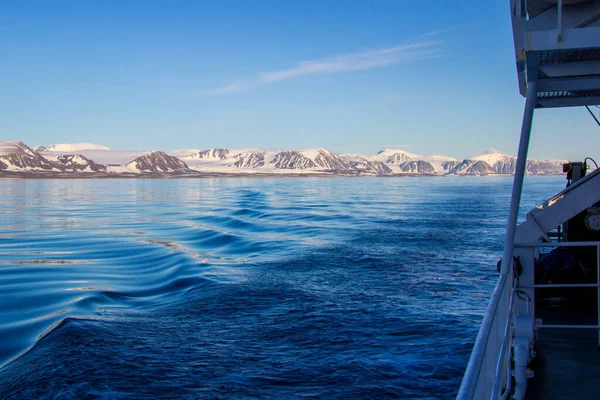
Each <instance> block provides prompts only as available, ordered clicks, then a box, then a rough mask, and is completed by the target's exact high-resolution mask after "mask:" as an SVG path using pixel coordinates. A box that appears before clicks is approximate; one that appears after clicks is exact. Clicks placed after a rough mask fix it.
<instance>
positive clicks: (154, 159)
mask: <svg viewBox="0 0 600 400" xmlns="http://www.w3.org/2000/svg"><path fill="white" fill-rule="evenodd" d="M126 167H127V168H129V169H130V170H132V171H134V172H154V173H157V172H158V173H177V174H183V173H186V172H192V170H191V169H190V168H189V167H188V166H187V164H186V163H185V162H183V161H181V160H180V159H179V158H177V157H173V156H170V155H168V154H167V153H165V152H163V151H153V152H152V153H148V154H145V155H143V156H141V157H138V158H136V159H135V160H133V161H131V162H130V163H127V165H126Z"/></svg>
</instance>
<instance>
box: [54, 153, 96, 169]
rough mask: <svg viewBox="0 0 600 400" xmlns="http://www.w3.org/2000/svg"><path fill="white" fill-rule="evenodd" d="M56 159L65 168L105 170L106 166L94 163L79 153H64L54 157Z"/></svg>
mask: <svg viewBox="0 0 600 400" xmlns="http://www.w3.org/2000/svg"><path fill="white" fill-rule="evenodd" d="M56 161H57V162H58V163H60V164H62V165H64V166H65V170H66V169H70V170H73V171H74V172H75V171H84V172H106V166H104V165H102V164H96V163H95V162H94V161H93V160H90V159H89V158H87V157H84V156H82V155H81V154H64V155H61V156H58V157H56Z"/></svg>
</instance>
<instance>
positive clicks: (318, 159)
mask: <svg viewBox="0 0 600 400" xmlns="http://www.w3.org/2000/svg"><path fill="white" fill-rule="evenodd" d="M564 162H565V161H564V160H529V161H528V163H527V173H528V174H530V175H557V174H562V164H563V163H564ZM515 164H516V158H515V157H513V156H509V155H506V154H501V153H499V152H496V151H490V152H487V153H486V154H483V155H479V156H474V157H471V158H466V159H462V160H459V159H456V158H452V157H446V156H441V155H429V156H421V155H418V154H413V153H409V152H407V151H404V150H400V149H384V150H382V151H380V152H378V153H377V154H375V155H371V156H366V155H361V154H337V153H333V152H331V151H329V150H327V149H323V148H321V149H309V150H282V151H265V150H257V149H242V150H233V149H222V148H215V149H204V150H201V149H184V150H175V151H172V152H163V151H122V150H110V149H109V148H108V147H105V146H101V145H97V144H92V143H74V144H54V145H49V146H38V147H36V148H34V149H32V148H30V147H29V146H27V145H26V144H25V143H23V142H20V141H0V175H1V174H2V173H4V174H5V175H13V174H15V173H17V174H25V173H36V174H37V175H38V176H39V174H40V173H54V174H53V175H56V174H57V173H58V174H61V175H72V174H85V175H86V176H89V175H92V176H93V175H94V174H96V175H103V176H106V175H109V176H119V175H123V176H125V175H136V176H137V175H140V174H142V175H143V174H146V175H157V174H165V175H194V174H195V175H200V174H202V173H210V174H236V175H240V174H270V175H273V174H278V175H284V174H288V175H289V174H292V175H298V174H302V175H311V174H313V175H314V174H319V175H324V174H325V175H344V176H364V175H372V176H373V175H375V176H380V175H384V176H394V175H450V176H453V175H454V176H455V175H510V174H514V171H515Z"/></svg>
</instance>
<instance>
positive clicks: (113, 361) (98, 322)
mask: <svg viewBox="0 0 600 400" xmlns="http://www.w3.org/2000/svg"><path fill="white" fill-rule="evenodd" d="M560 183H562V180H560V181H559V179H558V178H556V179H554V178H550V179H538V180H535V181H534V182H533V185H532V186H533V189H529V190H528V191H527V190H526V191H525V192H524V198H525V200H524V203H525V204H531V205H533V202H535V201H537V202H539V201H541V200H542V199H543V198H545V197H548V196H549V195H550V194H551V193H553V192H555V191H556V188H557V187H559V186H560ZM509 186H510V180H509V179H508V178H507V179H502V178H500V179H498V178H494V179H486V178H482V179H478V180H473V179H467V178H465V179H437V178H432V179H360V178H356V179H318V178H315V179H313V178H305V179H293V178H288V179H261V178H257V179H206V180H177V179H173V180H102V181H96V180H74V181H70V180H69V181H60V180H56V181H52V180H47V181H36V182H35V185H32V184H31V181H18V180H10V181H8V180H0V222H1V223H0V255H1V256H2V257H1V260H0V289H1V290H0V302H1V303H2V304H3V307H2V308H0V336H1V337H2V341H1V342H0V364H6V363H7V362H9V361H11V360H15V359H16V361H14V362H12V363H10V364H9V365H5V366H4V367H3V368H1V369H0V397H3V398H43V397H49V396H53V397H59V398H61V397H64V398H71V397H85V396H92V397H105V398H139V397H142V396H146V397H148V396H151V397H177V398H180V397H181V398H185V397H187V398H197V397H208V398H226V397H241V398H243V397H246V398H248V397H254V398H264V397H268V398H286V397H318V398H330V397H331V398H385V397H390V398H399V397H400V398H406V397H432V398H441V397H452V396H453V394H454V392H455V390H456V389H457V387H458V384H459V382H460V377H461V375H462V369H463V368H464V366H465V365H466V361H467V358H468V354H469V352H470V346H471V345H472V341H473V340H474V335H475V332H476V330H477V324H478V322H479V320H480V318H481V315H482V312H483V310H484V309H485V305H486V301H487V296H488V295H489V293H490V291H491V289H492V287H493V283H494V279H495V278H496V274H495V273H494V271H493V265H495V260H496V259H497V258H498V257H499V253H500V251H501V248H500V244H501V236H502V229H503V227H502V224H503V221H504V214H505V211H506V210H505V208H506V204H507V203H508V193H505V192H504V189H505V188H506V187H509ZM528 202H529V203H528ZM490 265H491V266H492V268H491V269H490ZM28 350H31V351H28ZM25 352H27V353H26V354H24V353H25ZM19 356H20V357H19ZM17 357H18V358H17Z"/></svg>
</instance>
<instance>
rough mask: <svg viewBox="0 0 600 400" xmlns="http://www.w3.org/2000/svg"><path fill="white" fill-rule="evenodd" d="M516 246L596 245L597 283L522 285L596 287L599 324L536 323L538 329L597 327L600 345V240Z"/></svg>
mask: <svg viewBox="0 0 600 400" xmlns="http://www.w3.org/2000/svg"><path fill="white" fill-rule="evenodd" d="M515 247H520V248H523V247H529V248H531V247H533V248H540V247H595V248H596V283H561V284H556V283H554V284H553V283H545V284H533V285H529V286H524V285H522V286H520V287H521V288H523V289H550V288H586V287H588V288H589V287H595V288H596V294H597V303H598V304H597V307H598V309H597V317H598V319H597V324H596V325H560V324H552V325H544V324H536V325H535V328H536V329H596V330H598V345H600V242H547V243H519V244H515Z"/></svg>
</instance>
